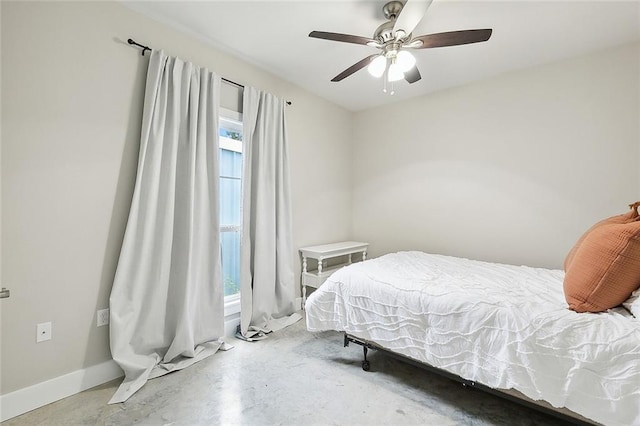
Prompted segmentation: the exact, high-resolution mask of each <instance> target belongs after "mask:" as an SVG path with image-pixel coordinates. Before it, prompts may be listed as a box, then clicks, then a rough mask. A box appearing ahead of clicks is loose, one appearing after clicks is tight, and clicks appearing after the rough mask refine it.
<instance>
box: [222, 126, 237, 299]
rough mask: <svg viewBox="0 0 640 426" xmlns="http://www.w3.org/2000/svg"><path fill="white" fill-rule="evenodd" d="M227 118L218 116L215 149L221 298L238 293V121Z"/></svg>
mask: <svg viewBox="0 0 640 426" xmlns="http://www.w3.org/2000/svg"><path fill="white" fill-rule="evenodd" d="M232 116H233V115H232ZM230 117H231V116H230ZM230 117H225V116H221V117H220V150H219V156H220V248H221V251H222V277H223V283H224V295H225V297H226V296H232V295H235V294H238V293H240V235H241V230H242V228H241V226H242V217H241V208H242V185H241V182H242V119H241V117H235V118H230Z"/></svg>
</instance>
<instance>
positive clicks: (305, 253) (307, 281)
mask: <svg viewBox="0 0 640 426" xmlns="http://www.w3.org/2000/svg"><path fill="white" fill-rule="evenodd" d="M368 247H369V243H362V242H358V241H343V242H340V243H332V244H323V245H319V246H311V247H302V248H300V253H301V254H302V309H304V304H305V302H306V301H307V287H313V288H318V287H320V285H321V284H322V283H323V282H324V281H325V280H326V279H327V277H328V276H329V275H331V274H333V273H334V272H335V271H337V270H338V269H340V268H342V267H343V266H346V265H348V264H350V263H351V262H352V260H360V259H353V255H354V254H359V253H362V258H361V260H363V261H364V260H366V259H367V248H368ZM340 256H348V260H347V262H346V263H340V264H338V265H333V266H331V267H329V268H326V265H325V264H324V263H323V262H325V261H326V260H327V259H331V258H335V257H340ZM307 259H315V260H316V262H317V263H318V268H317V269H315V270H311V271H308V270H307Z"/></svg>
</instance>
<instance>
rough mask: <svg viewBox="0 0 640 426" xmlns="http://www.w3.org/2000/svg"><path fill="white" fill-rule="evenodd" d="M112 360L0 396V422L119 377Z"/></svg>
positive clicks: (118, 369)
mask: <svg viewBox="0 0 640 426" xmlns="http://www.w3.org/2000/svg"><path fill="white" fill-rule="evenodd" d="M123 376H124V374H123V372H122V370H121V369H120V367H119V366H118V364H116V363H115V361H113V360H109V361H106V362H103V363H102V364H98V365H94V366H91V367H88V368H84V369H82V370H77V371H74V372H72V373H69V374H65V375H64V376H60V377H56V378H54V379H51V380H47V381H46V382H42V383H38V384H35V385H33V386H29V387H26V388H23V389H19V390H17V391H14V392H11V393H8V394H6V395H0V422H3V421H5V420H8V419H11V418H13V417H16V416H19V415H20V414H24V413H26V412H28V411H31V410H34V409H36V408H39V407H42V406H44V405H47V404H51V403H52V402H55V401H58V400H60V399H62V398H66V397H68V396H71V395H75V394H77V393H80V392H82V391H85V390H87V389H91V388H93V387H95V386H98V385H101V384H103V383H106V382H109V381H111V380H114V379H117V378H118V377H123Z"/></svg>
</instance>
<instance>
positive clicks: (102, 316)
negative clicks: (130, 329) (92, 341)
mask: <svg viewBox="0 0 640 426" xmlns="http://www.w3.org/2000/svg"><path fill="white" fill-rule="evenodd" d="M108 324H109V308H107V309H100V310H99V311H98V315H97V320H96V325H97V326H98V327H102V326H103V325H108Z"/></svg>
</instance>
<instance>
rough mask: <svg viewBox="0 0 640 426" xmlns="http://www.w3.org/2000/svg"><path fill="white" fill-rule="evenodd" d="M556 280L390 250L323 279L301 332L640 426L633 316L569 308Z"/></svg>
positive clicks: (638, 332)
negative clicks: (341, 337)
mask: <svg viewBox="0 0 640 426" xmlns="http://www.w3.org/2000/svg"><path fill="white" fill-rule="evenodd" d="M563 278H564V272H563V271H560V270H549V269H542V268H531V267H526V266H514V265H503V264H496V263H488V262H481V261H474V260H469V259H462V258H455V257H449V256H443V255H435V254H427V253H422V252H415V251H412V252H399V253H392V254H387V255H384V256H381V257H379V258H376V259H371V260H367V261H365V262H359V263H354V264H352V265H349V266H347V267H345V268H342V269H340V270H338V271H336V272H335V273H334V274H333V275H332V276H330V277H329V278H328V279H327V281H326V282H325V283H324V284H323V285H322V286H321V287H320V288H319V289H318V290H316V291H315V292H313V293H312V294H311V296H310V297H309V298H308V299H307V302H306V305H305V310H306V317H307V329H308V330H309V331H326V330H336V331H343V332H345V336H346V339H347V341H354V342H356V343H360V344H363V345H364V347H365V348H367V347H373V348H381V349H384V350H386V351H390V352H391V353H393V354H397V355H400V356H402V357H406V358H408V359H410V360H413V361H416V362H419V363H421V364H423V365H426V366H430V367H434V368H436V369H438V370H440V371H444V372H446V373H447V374H451V375H455V376H456V377H459V378H461V380H463V381H467V382H469V383H478V384H480V385H482V386H483V387H487V388H489V389H493V390H497V391H504V392H508V393H513V392H516V393H519V394H522V395H524V396H525V397H526V398H528V399H529V400H530V401H541V402H543V401H544V402H546V403H548V404H550V405H551V406H553V407H558V408H561V407H564V408H565V409H568V410H570V411H571V412H573V413H577V414H578V415H579V416H582V417H583V418H586V419H588V420H589V421H592V422H596V423H601V424H605V425H625V426H628V425H640V318H634V317H633V315H632V314H631V313H630V312H629V311H627V310H626V309H624V308H623V307H620V308H615V309H610V310H608V311H607V312H602V313H576V312H574V311H571V310H569V309H567V303H566V301H565V299H564V296H563V287H562V283H563ZM363 368H364V365H363Z"/></svg>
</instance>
